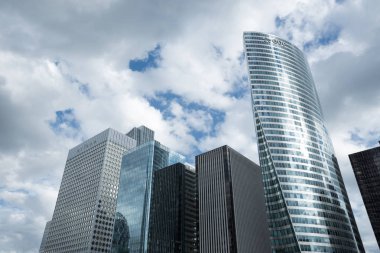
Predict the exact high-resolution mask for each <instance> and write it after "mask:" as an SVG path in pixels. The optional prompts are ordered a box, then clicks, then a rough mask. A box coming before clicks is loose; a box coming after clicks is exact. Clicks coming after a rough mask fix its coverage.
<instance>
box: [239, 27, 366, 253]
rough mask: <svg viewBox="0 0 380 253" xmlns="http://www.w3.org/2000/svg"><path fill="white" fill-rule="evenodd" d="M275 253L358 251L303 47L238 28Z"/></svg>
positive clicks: (345, 198)
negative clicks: (244, 54) (245, 60)
mask: <svg viewBox="0 0 380 253" xmlns="http://www.w3.org/2000/svg"><path fill="white" fill-rule="evenodd" d="M244 46H245V53H246V59H247V63H248V72H249V80H250V84H251V88H252V89H251V95H252V107H253V114H254V119H255V128H256V133H257V138H258V149H259V158H260V165H261V167H262V173H263V180H264V187H265V193H266V204H267V212H268V215H269V219H270V229H271V240H272V247H273V250H274V252H335V253H343V252H344V253H350V252H364V248H363V245H362V242H361V239H360V235H359V232H358V229H357V226H356V223H355V220H354V217H353V213H352V210H351V207H350V203H349V200H348V197H347V193H346V190H345V186H344V183H343V179H342V175H341V173H340V169H339V166H338V163H337V160H336V158H335V156H334V151H333V147H332V144H331V141H330V139H329V136H328V134H327V130H326V128H325V125H324V120H323V116H322V110H321V106H320V104H319V99H318V95H317V92H316V89H315V85H314V82H313V79H312V75H311V72H310V70H309V67H308V64H307V62H306V59H305V58H304V55H303V53H302V52H301V51H300V50H299V49H298V48H296V47H295V46H293V45H292V44H290V43H289V42H287V41H284V40H282V39H280V38H278V37H276V36H273V35H267V34H262V33H255V32H246V33H244Z"/></svg>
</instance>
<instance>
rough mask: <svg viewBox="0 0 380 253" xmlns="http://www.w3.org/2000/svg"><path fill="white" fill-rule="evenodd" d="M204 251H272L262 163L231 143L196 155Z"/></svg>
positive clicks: (210, 252) (258, 252) (259, 252)
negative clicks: (248, 156)
mask: <svg viewBox="0 0 380 253" xmlns="http://www.w3.org/2000/svg"><path fill="white" fill-rule="evenodd" d="M195 163H196V170H197V176H198V187H199V190H198V191H199V193H198V198H199V250H200V252H202V253H214V252H218V253H237V252H240V253H252V252H253V253H254V252H257V253H269V252H270V242H269V231H268V224H267V219H266V212H265V201H264V190H263V185H262V177H261V171H260V167H259V166H257V165H256V164H255V163H253V162H252V161H250V160H249V159H247V158H246V157H244V156H242V155H241V154H239V153H238V152H236V151H235V150H233V149H231V148H230V147H228V146H223V147H220V148H217V149H214V150H211V151H208V152H206V153H203V154H201V155H198V156H196V157H195Z"/></svg>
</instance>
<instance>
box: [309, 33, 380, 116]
mask: <svg viewBox="0 0 380 253" xmlns="http://www.w3.org/2000/svg"><path fill="white" fill-rule="evenodd" d="M378 41H380V39H379V40H378ZM379 55H380V47H373V48H370V49H369V50H367V51H366V52H365V53H364V54H362V55H358V56H356V55H353V54H352V53H338V54H335V55H333V56H332V57H330V58H328V59H326V60H324V61H320V62H318V63H316V64H315V66H314V67H313V70H314V71H313V72H314V73H315V75H314V78H315V80H316V84H317V89H318V90H319V95H320V98H321V103H322V105H323V107H324V113H325V116H326V119H327V120H328V121H330V120H333V118H337V116H338V115H339V114H340V113H341V112H342V111H344V110H346V109H347V101H349V103H350V105H349V106H350V107H351V108H356V110H363V111H362V112H363V113H365V108H368V107H374V106H378V104H379V98H380V85H379V80H380V71H379V66H380V57H379Z"/></svg>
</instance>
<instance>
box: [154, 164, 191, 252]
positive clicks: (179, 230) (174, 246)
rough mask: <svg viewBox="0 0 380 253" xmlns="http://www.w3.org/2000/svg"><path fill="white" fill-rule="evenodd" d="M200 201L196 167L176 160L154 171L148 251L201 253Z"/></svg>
mask: <svg viewBox="0 0 380 253" xmlns="http://www.w3.org/2000/svg"><path fill="white" fill-rule="evenodd" d="M197 204H198V203H197V178H196V174H195V169H194V168H193V167H190V166H187V165H184V164H182V163H176V164H173V165H171V166H168V167H165V168H163V169H160V170H157V171H155V172H154V182H153V192H152V204H151V211H150V220H149V238H148V252H149V253H177V252H183V253H195V252H198V250H197V249H198V234H197V223H198V209H197Z"/></svg>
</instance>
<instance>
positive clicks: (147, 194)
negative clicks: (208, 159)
mask: <svg viewBox="0 0 380 253" xmlns="http://www.w3.org/2000/svg"><path fill="white" fill-rule="evenodd" d="M183 161H184V157H183V156H182V155H179V154H177V153H175V152H173V151H171V150H170V149H168V148H167V147H165V146H164V145H162V144H160V143H159V142H157V141H149V142H145V143H143V144H141V145H140V146H137V147H136V148H133V149H131V150H130V151H128V152H127V153H126V154H125V155H124V156H123V159H122V163H121V171H120V183H119V191H118V197H117V207H116V218H117V219H116V221H115V227H114V233H113V243H112V252H118V253H122V252H123V253H124V252H128V253H146V252H147V250H148V232H149V218H150V206H151V198H152V184H153V178H154V172H155V171H157V170H159V169H162V168H164V167H166V166H169V165H172V164H174V163H177V162H183Z"/></svg>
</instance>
